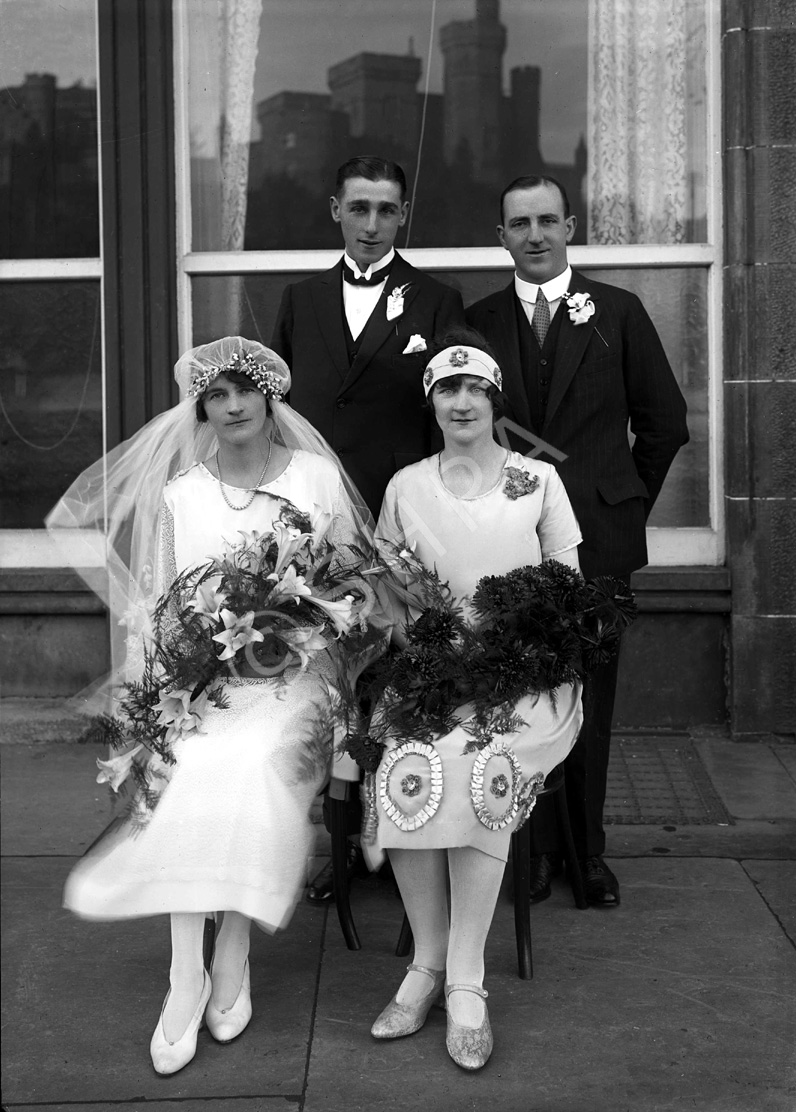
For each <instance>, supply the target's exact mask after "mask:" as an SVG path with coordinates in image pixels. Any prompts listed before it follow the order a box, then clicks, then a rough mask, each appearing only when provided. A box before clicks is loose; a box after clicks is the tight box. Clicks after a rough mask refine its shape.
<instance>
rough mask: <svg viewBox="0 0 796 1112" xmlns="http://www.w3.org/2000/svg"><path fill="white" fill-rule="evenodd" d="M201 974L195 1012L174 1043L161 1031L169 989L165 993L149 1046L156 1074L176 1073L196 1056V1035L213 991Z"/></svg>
mask: <svg viewBox="0 0 796 1112" xmlns="http://www.w3.org/2000/svg"><path fill="white" fill-rule="evenodd" d="M202 973H203V976H204V981H203V982H202V993H201V996H200V997H199V1003H198V1004H197V1005H196V1011H195V1012H194V1013H193V1015H192V1016H191V1020H190V1022H189V1024H188V1026H187V1027H186V1028H185V1030H184V1031H183V1033H182V1035H181V1036H180V1037H179V1039H176V1040H175V1042H169V1040H168V1039H167V1038H166V1034H165V1032H164V1030H163V1012H164V1011H165V1010H166V1004H167V1003H168V999H169V996H170V995H171V989H169V991H168V992H167V993H166V999H165V1000H164V1001H163V1007H162V1008H161V1009H160V1019H159V1020H158V1025H157V1027H156V1028H155V1033H154V1034H153V1035H152V1041H151V1042H150V1044H149V1053H150V1055H151V1056H152V1065H153V1066H154V1067H155V1072H156V1073H161V1074H169V1073H177V1071H178V1070H181V1069H182V1068H183V1066H187V1065H188V1063H189V1062H190V1061H191V1060H192V1059H193V1057H194V1055H195V1054H196V1039H197V1035H198V1034H199V1028H200V1026H201V1024H202V1017H203V1016H204V1014H205V1008H206V1007H207V1002H208V1000H209V999H210V993H211V992H212V990H213V984H212V981H211V980H210V978H209V977H208V975H207V971H206V970H202Z"/></svg>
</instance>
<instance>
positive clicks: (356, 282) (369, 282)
mask: <svg viewBox="0 0 796 1112" xmlns="http://www.w3.org/2000/svg"><path fill="white" fill-rule="evenodd" d="M389 272H390V264H389V263H388V265H387V266H383V267H382V268H381V270H374V271H373V273H372V274H371V276H370V278H366V277H365V276H364V274H363V275H362V276H361V277H360V278H357V276H356V275H355V274H354V272H353V270H352V269H351V267H350V266H346V264H345V263H343V278H344V279H345V280H346V282H350V283H351V285H352V286H378V284H379V282H383V281H384V279H385V278H386V277H387V275H388V274H389Z"/></svg>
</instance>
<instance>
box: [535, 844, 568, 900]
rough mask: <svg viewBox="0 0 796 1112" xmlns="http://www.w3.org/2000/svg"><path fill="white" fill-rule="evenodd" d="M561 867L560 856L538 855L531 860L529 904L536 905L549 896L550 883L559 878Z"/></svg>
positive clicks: (554, 854) (556, 854)
mask: <svg viewBox="0 0 796 1112" xmlns="http://www.w3.org/2000/svg"><path fill="white" fill-rule="evenodd" d="M562 868H563V865H562V861H561V854H559V853H540V854H539V855H538V856H536V857H532V858H531V870H530V871H531V903H532V904H538V903H541V902H542V900H546V899H548V897H549V896H550V881H551V880H552V879H553V877H554V876H559V875H560V873H561V871H562Z"/></svg>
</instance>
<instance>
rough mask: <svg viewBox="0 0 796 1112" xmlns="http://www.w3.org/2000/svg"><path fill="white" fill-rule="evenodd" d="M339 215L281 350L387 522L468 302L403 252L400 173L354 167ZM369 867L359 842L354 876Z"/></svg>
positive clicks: (327, 885)
mask: <svg viewBox="0 0 796 1112" xmlns="http://www.w3.org/2000/svg"><path fill="white" fill-rule="evenodd" d="M330 206H331V212H332V220H334V222H335V223H336V224H339V225H340V230H341V232H342V233H343V242H344V244H345V254H344V255H343V257H342V259H340V261H339V262H338V263H336V264H335V266H333V267H332V269H331V270H327V271H326V272H325V273H323V274H319V275H317V276H316V277H314V278H307V279H305V280H304V281H303V282H297V283H296V284H295V285H290V286H287V287H286V288H285V291H284V293H283V295H282V302H281V304H280V307H279V314H278V316H277V319H276V324H275V326H274V334H273V338H272V340H271V347H272V348H273V349H274V351H276V352H278V353H279V354H280V355H281V356H282V358H283V359H284V360H285V362H286V363H287V364H288V366H289V367H290V370H291V375H292V385H291V388H290V404H291V405H292V406H293V408H294V409H297V410H298V412H299V413H300V414H301V415H302V416H303V417H306V418H307V420H308V421H310V422H311V423H312V424H313V425H314V426H315V428H316V429H317V430H318V431H319V432H320V433H321V434H322V435H323V436H324V437H325V438H326V440H328V442H329V443H330V444H331V446H332V447H333V448H334V450H335V451H336V452H337V454H338V456H339V457H340V460H341V462H342V464H343V466H344V467H345V469H346V471H347V472H348V474H349V475H350V476H351V478H352V479H353V481H354V483H355V484H356V486H357V487H358V489H359V492H360V493H361V494H362V496H363V497H364V499H365V501H366V502H367V504H368V506H369V507H370V510H371V512H372V514H373V516H374V518H376V519H378V516H379V510H380V509H381V500H382V497H383V496H384V491H385V489H386V487H387V483H388V482H389V481H390V479H391V478H392V476H393V475H394V474H395V472H396V471H398V470H399V469H400V468H402V467H406V466H407V465H408V464H410V463H416V462H417V461H418V460H421V459H424V458H425V457H426V456H428V455H430V454H431V451H432V438H433V436H434V430H435V428H436V425H435V422H434V420H433V414H432V412H431V410H430V409H428V408H427V407H426V405H425V392H424V390H423V371H424V369H425V366H426V363H427V362H428V353H427V350H426V349H427V348H431V346H432V341H433V338H434V336H435V335H438V334H439V335H442V334H443V333H445V332H446V331H447V330H448V329H449V328H450V327H451V326H454V325H457V324H463V323H464V306H463V304H462V299H461V295H460V294H459V293H458V291H457V290H454V289H451V288H450V287H449V286H444V285H442V283H441V282H437V281H436V280H435V279H434V278H431V277H430V276H429V275H427V274H424V273H423V271H421V270H415V268H414V267H413V266H410V265H409V263H408V262H406V260H405V259H402V258H401V256H400V255H399V254H398V253H397V251H396V250H395V248H394V246H393V245H394V243H395V237H396V236H397V234H398V229H399V228H401V227H403V225H404V224H405V223H406V218H407V216H408V215H409V202H408V201H407V200H406V176H405V174H404V172H403V170H402V169H401V167H400V166H399V165H398V164H397V163H396V162H390V161H389V160H388V159H384V158H377V157H375V156H371V155H364V156H362V157H360V158H352V159H349V161H348V162H345V163H343V165H342V166H341V167H340V169H339V170H338V171H337V179H336V182H335V190H334V194H333V196H332V197H331V198H330ZM333 790H336V791H340V788H339V785H338V786H337V787H336V788H333ZM338 797H340V796H338ZM348 810H349V829H353V828H357V829H358V819H357V814H355V812H357V811H358V802H357V803H356V805H354V801H353V800H352V801H351V803H350V804H349V808H348ZM361 867H363V866H362V858H361V853H360V851H359V847H358V846H356V845H354V843H351V842H350V843H349V876H351V875H353V874H354V872H356V871H357V869H358V868H361ZM332 895H333V892H332V877H331V868H330V867H329V866H327V867H326V868H325V869H323V870H322V871H321V872H320V873H319V874H318V876H316V877H315V879H314V880H313V882H312V884H311V885H310V886H309V889H308V891H307V899H308V900H309V902H310V903H316V904H317V903H324V902H326V901H327V900H329V899H331V898H332Z"/></svg>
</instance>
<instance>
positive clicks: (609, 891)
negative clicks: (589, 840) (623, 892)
mask: <svg viewBox="0 0 796 1112" xmlns="http://www.w3.org/2000/svg"><path fill="white" fill-rule="evenodd" d="M580 868H581V872H582V873H583V884H584V887H585V888H586V899H587V900H588V901H589V903H590V904H593V905H594V906H595V907H618V906H619V881H618V880H617V879H616V877H615V876H614V874H613V873H612V872H611V870H610V869H609V868H608V866H607V865H606V863H605V862H604V861H603V859H602V857H587V858H586V860H585V861H581V863H580Z"/></svg>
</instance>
